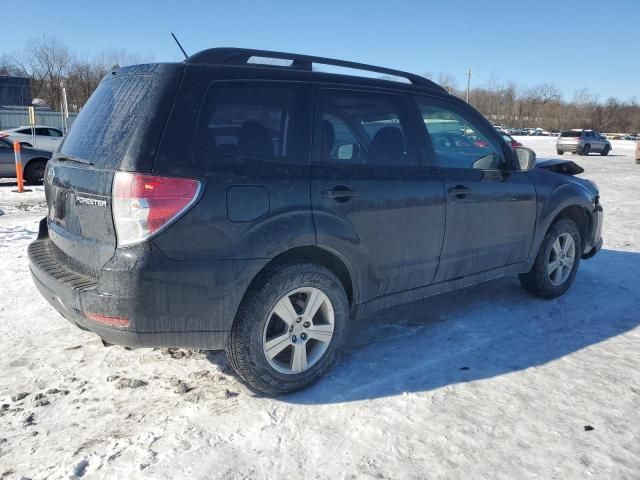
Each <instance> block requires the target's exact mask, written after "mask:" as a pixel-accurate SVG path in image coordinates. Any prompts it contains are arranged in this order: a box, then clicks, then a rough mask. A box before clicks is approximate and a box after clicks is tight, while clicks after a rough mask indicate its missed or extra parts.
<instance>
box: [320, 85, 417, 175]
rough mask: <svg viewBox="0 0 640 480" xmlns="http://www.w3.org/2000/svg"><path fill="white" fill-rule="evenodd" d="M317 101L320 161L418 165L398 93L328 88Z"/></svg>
mask: <svg viewBox="0 0 640 480" xmlns="http://www.w3.org/2000/svg"><path fill="white" fill-rule="evenodd" d="M320 104H321V117H320V119H321V124H320V130H321V131H320V138H321V160H322V161H324V162H337V163H362V164H372V165H376V164H377V165H417V164H418V157H417V155H416V152H415V148H414V146H413V144H412V143H411V141H410V139H409V137H408V134H407V127H406V121H405V119H404V114H403V107H402V99H401V98H400V97H399V96H396V95H385V94H380V93H368V92H340V91H335V90H329V91H325V92H322V94H321V101H320Z"/></svg>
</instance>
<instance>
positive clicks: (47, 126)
mask: <svg viewBox="0 0 640 480" xmlns="http://www.w3.org/2000/svg"><path fill="white" fill-rule="evenodd" d="M33 127H34V128H53V129H55V130H60V128H58V127H51V126H49V125H34V126H33ZM23 128H31V125H21V126H19V127H15V128H8V129H7V130H22V129H23Z"/></svg>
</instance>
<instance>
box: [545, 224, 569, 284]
mask: <svg viewBox="0 0 640 480" xmlns="http://www.w3.org/2000/svg"><path fill="white" fill-rule="evenodd" d="M575 255H576V244H575V242H574V240H573V236H571V234H570V233H562V234H560V235H559V236H558V238H556V241H555V242H553V245H551V252H550V253H549V260H548V262H547V274H548V275H549V280H550V281H551V283H552V284H553V285H555V286H556V287H557V286H560V285H562V284H563V283H564V282H566V281H567V279H568V278H569V275H571V270H572V269H573V263H574V261H575Z"/></svg>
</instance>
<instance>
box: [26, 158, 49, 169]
mask: <svg viewBox="0 0 640 480" xmlns="http://www.w3.org/2000/svg"><path fill="white" fill-rule="evenodd" d="M39 161H42V162H44V163H45V165H46V163H47V162H48V161H49V159H48V158H46V157H32V158H30V159H29V160H27V161H26V162H25V164H24V169H25V170H26V169H27V167H28V166H29V165H31V164H32V163H33V162H39Z"/></svg>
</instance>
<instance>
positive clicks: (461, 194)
mask: <svg viewBox="0 0 640 480" xmlns="http://www.w3.org/2000/svg"><path fill="white" fill-rule="evenodd" d="M447 191H448V192H449V195H453V196H455V197H456V198H467V195H469V194H470V193H471V189H470V188H469V187H465V186H464V185H456V186H455V187H451V188H450V189H449V190H447Z"/></svg>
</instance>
